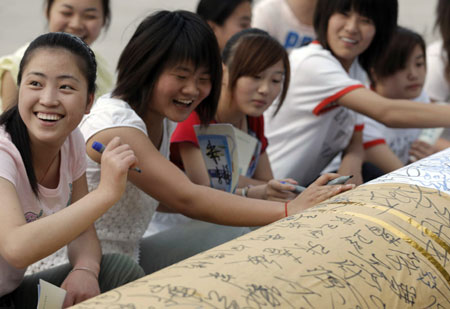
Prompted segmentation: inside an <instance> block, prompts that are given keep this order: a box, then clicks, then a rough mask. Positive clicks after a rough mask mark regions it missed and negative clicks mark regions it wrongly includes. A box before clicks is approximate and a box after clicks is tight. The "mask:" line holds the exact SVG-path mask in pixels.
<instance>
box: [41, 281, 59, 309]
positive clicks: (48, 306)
mask: <svg viewBox="0 0 450 309" xmlns="http://www.w3.org/2000/svg"><path fill="white" fill-rule="evenodd" d="M38 297H39V301H38V305H37V309H55V308H62V305H63V303H64V298H65V297H66V290H64V289H61V288H60V287H58V286H56V285H53V284H51V283H48V282H47V281H45V280H42V279H39V284H38Z"/></svg>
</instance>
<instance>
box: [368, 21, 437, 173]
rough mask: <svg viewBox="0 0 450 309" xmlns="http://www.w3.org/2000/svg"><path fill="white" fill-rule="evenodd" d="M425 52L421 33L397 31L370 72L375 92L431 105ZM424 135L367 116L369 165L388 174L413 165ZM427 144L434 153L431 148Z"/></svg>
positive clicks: (407, 30) (398, 28)
mask: <svg viewBox="0 0 450 309" xmlns="http://www.w3.org/2000/svg"><path fill="white" fill-rule="evenodd" d="M425 48H426V47H425V41H424V40H423V38H422V37H421V36H420V35H419V34H418V33H416V32H414V31H412V30H409V29H406V28H403V27H397V29H396V30H395V33H394V35H393V37H392V39H391V42H390V44H389V46H388V47H387V49H386V51H385V53H384V54H383V55H382V57H380V58H379V59H377V61H376V63H375V65H374V66H373V67H372V68H371V70H370V79H371V84H372V89H373V91H375V92H376V93H378V94H380V95H382V96H384V97H386V98H390V99H406V100H415V101H419V102H428V101H429V99H428V96H427V94H426V93H424V92H423V84H424V82H425V76H426V56H425ZM420 131H421V130H419V129H400V128H396V129H394V128H388V127H386V126H385V125H383V124H381V123H379V122H378V121H376V120H374V119H372V118H369V117H367V116H365V117H364V131H363V143H364V152H365V161H367V162H370V163H372V164H374V165H375V166H377V167H378V168H380V169H381V170H382V171H383V172H384V173H388V172H391V171H393V170H396V169H398V168H400V167H402V166H404V165H405V164H407V163H408V162H409V158H410V148H411V144H412V143H413V142H414V141H415V140H416V139H417V137H418V136H419V135H420ZM423 143H424V144H426V145H428V148H430V149H432V146H431V145H429V144H427V143H425V142H423ZM431 153H432V152H430V154H431ZM413 155H414V153H413Z"/></svg>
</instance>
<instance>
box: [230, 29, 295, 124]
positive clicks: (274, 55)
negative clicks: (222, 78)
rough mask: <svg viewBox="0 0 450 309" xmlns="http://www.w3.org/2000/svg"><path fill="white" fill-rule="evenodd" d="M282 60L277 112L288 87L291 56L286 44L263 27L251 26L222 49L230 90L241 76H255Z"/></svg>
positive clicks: (237, 34)
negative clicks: (281, 83)
mask: <svg viewBox="0 0 450 309" xmlns="http://www.w3.org/2000/svg"><path fill="white" fill-rule="evenodd" d="M280 60H281V61H282V62H283V68H284V72H285V73H284V81H283V89H282V91H281V95H280V99H279V101H278V105H277V108H276V110H275V112H274V115H276V114H277V113H278V111H279V109H280V108H281V105H282V104H283V101H284V99H285V97H286V93H287V90H288V87H289V78H290V65H289V56H288V54H287V52H286V50H285V49H284V47H283V46H282V45H281V44H280V43H279V42H278V41H277V40H276V39H275V38H273V37H272V36H270V35H269V34H268V33H267V32H266V31H264V30H261V29H256V28H250V29H245V30H242V31H240V32H238V33H236V34H235V35H233V36H232V37H231V38H230V39H229V40H228V42H227V44H226V45H225V47H224V49H223V52H222V61H223V63H224V64H225V65H226V66H227V67H228V72H229V74H228V79H229V80H228V88H229V90H230V91H233V89H234V87H235V86H236V83H237V80H238V79H239V78H240V77H242V76H255V75H257V74H259V73H261V72H262V71H264V70H265V69H267V68H268V67H270V66H272V65H274V64H276V63H277V62H278V61H280Z"/></svg>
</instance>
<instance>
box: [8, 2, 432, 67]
mask: <svg viewBox="0 0 450 309" xmlns="http://www.w3.org/2000/svg"><path fill="white" fill-rule="evenodd" d="M254 1H258V0H254ZM42 2H43V0H0V55H4V54H8V53H11V52H13V51H14V50H16V49H17V48H18V47H20V46H21V45H23V44H24V43H25V42H28V41H30V40H32V39H33V38H34V37H35V36H37V35H38V34H40V33H43V32H45V31H46V23H45V19H44V15H43V8H42ZM197 2H198V0H111V3H112V15H113V17H112V23H111V26H110V28H109V30H108V32H107V33H106V34H103V35H102V36H101V37H100V38H99V39H98V40H97V42H96V43H95V44H94V47H95V49H96V50H98V51H99V52H100V53H101V54H102V55H104V56H105V57H106V59H107V60H108V62H109V63H110V65H111V67H112V68H113V67H115V64H116V61H117V58H118V57H119V55H120V52H121V50H122V49H123V47H124V46H125V45H126V43H127V41H128V39H129V37H130V36H131V35H132V33H133V32H134V30H135V28H136V26H137V25H138V24H139V22H140V21H141V20H142V18H143V17H144V16H146V15H147V14H148V13H150V12H153V11H155V10H158V9H169V10H174V9H186V10H195V8H196V5H197ZM436 2H437V1H436V0H399V4H400V15H399V23H400V24H401V25H404V26H407V27H411V28H413V29H415V30H416V31H418V32H419V33H421V34H423V35H424V36H425V37H426V39H427V41H428V42H431V41H432V40H434V39H435V38H436V35H435V34H433V33H432V30H433V24H434V11H435V5H436Z"/></svg>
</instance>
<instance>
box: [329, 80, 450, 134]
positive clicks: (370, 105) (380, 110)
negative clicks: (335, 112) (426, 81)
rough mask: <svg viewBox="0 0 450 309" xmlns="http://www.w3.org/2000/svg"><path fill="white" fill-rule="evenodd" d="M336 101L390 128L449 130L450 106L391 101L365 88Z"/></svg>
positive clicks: (351, 92)
mask: <svg viewBox="0 0 450 309" xmlns="http://www.w3.org/2000/svg"><path fill="white" fill-rule="evenodd" d="M337 102H338V103H339V104H340V105H342V106H345V107H348V108H350V109H352V110H354V111H356V112H358V113H361V114H363V115H366V116H369V117H371V118H373V119H375V120H376V121H378V122H381V123H383V124H384V125H386V126H388V127H396V128H432V127H450V106H443V105H438V104H423V103H420V102H414V101H408V100H393V99H388V98H385V97H382V96H380V95H379V94H377V93H375V92H373V91H371V90H368V89H366V88H358V89H355V90H353V91H350V92H349V93H347V94H345V95H343V96H342V97H340V98H339V99H338V101H337Z"/></svg>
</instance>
